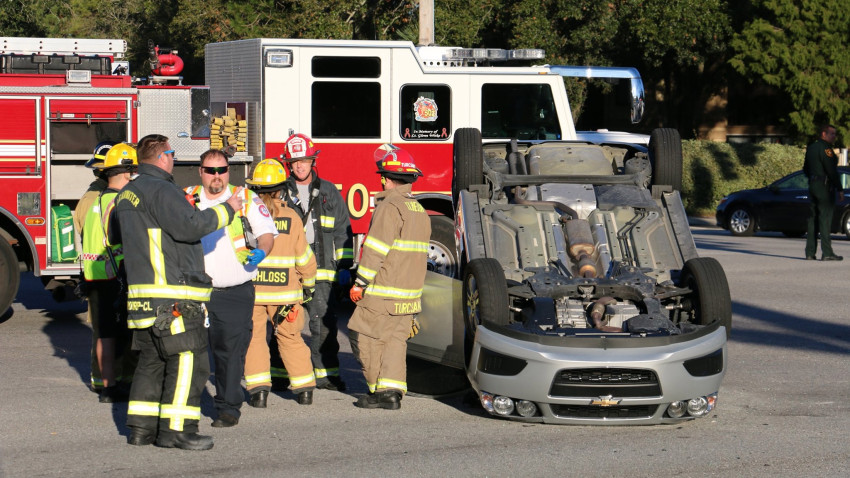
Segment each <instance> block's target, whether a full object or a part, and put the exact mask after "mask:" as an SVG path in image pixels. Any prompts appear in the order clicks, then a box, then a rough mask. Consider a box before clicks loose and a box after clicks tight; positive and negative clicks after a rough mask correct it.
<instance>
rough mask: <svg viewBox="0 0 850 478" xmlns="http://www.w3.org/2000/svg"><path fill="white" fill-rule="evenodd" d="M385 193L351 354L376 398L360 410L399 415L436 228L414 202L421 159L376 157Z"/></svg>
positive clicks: (385, 149)
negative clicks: (410, 341) (409, 347)
mask: <svg viewBox="0 0 850 478" xmlns="http://www.w3.org/2000/svg"><path fill="white" fill-rule="evenodd" d="M375 158H376V159H377V161H376V164H377V166H378V171H377V172H378V174H380V175H381V184H382V185H383V188H384V191H383V192H381V193H378V194H376V195H375V203H376V204H377V205H376V207H375V211H374V212H373V213H372V222H371V223H370V225H369V232H368V235H367V236H366V240H365V241H363V252H362V255H361V257H360V265H359V267H358V268H357V275H356V279H355V283H354V286H353V287H352V288H351V290H350V291H349V293H350V297H351V300H352V301H353V302H354V303H355V304H356V305H357V308H356V309H355V310H354V314H352V316H351V320H350V321H349V324H348V329H349V331H350V332H349V339H350V341H351V350H352V351H353V352H354V355H355V356H356V357H357V361H358V362H360V366H361V367H362V369H363V375H364V376H365V378H366V385H367V386H368V387H369V393H368V394H366V395H364V396H362V397H360V398H359V399H358V400H357V402H356V403H355V405H357V406H358V407H361V408H385V409H388V410H398V409H399V408H400V407H401V399H402V397H403V396H404V393H405V392H406V391H407V368H406V354H407V340H408V339H409V338H410V337H412V336H413V335H415V333H416V332H417V331H418V330H419V327H418V323H417V322H416V315H417V314H418V313H419V312H421V311H422V301H421V299H422V287H423V286H424V283H425V271H426V269H427V267H426V264H427V254H428V243H429V240H430V237H431V221H430V219H429V218H428V213H427V212H425V209H424V208H423V207H422V205H421V204H419V202H417V201H416V199H414V198H413V196H412V194H411V188H412V183H413V182H414V181H416V179H417V178H418V177H419V176H421V175H422V172H421V171H420V170H419V169H418V168H417V167H416V164H415V162H414V160H413V157H412V156H411V155H410V154H409V153H407V152H406V151H404V150H403V149H399V148H397V147H395V146H393V145H391V144H385V145H383V146H381V147H380V148H378V150H376V151H375Z"/></svg>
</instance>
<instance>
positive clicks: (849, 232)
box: [841, 211, 850, 239]
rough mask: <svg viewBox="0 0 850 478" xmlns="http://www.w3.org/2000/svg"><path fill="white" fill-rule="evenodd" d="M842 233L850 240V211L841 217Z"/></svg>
mask: <svg viewBox="0 0 850 478" xmlns="http://www.w3.org/2000/svg"><path fill="white" fill-rule="evenodd" d="M841 232H843V233H844V237H846V238H847V239H850V211H847V212H845V213H844V215H843V216H841Z"/></svg>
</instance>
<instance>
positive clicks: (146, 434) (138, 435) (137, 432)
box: [127, 427, 156, 446]
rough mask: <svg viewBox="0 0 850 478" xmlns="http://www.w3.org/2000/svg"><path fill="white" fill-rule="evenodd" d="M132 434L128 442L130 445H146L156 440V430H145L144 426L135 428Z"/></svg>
mask: <svg viewBox="0 0 850 478" xmlns="http://www.w3.org/2000/svg"><path fill="white" fill-rule="evenodd" d="M130 428H131V429H132V432H131V433H130V436H129V437H127V443H128V444H130V445H136V446H144V445H150V444H151V443H153V442H154V441H156V430H145V429H142V428H133V427H130Z"/></svg>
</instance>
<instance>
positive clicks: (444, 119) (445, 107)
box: [399, 85, 452, 141]
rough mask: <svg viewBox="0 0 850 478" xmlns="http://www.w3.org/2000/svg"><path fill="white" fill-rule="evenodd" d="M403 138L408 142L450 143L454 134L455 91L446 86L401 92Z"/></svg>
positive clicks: (417, 87)
mask: <svg viewBox="0 0 850 478" xmlns="http://www.w3.org/2000/svg"><path fill="white" fill-rule="evenodd" d="M399 106H400V107H401V115H400V117H401V124H400V125H399V127H400V130H399V134H400V135H401V137H402V138H403V139H406V140H423V139H432V140H437V141H440V140H443V141H448V139H449V135H451V133H452V121H451V120H452V114H451V113H452V110H451V90H450V89H449V87H448V86H446V85H405V86H403V87H402V88H401V99H400V102H399Z"/></svg>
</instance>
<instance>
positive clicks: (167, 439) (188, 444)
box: [156, 433, 213, 450]
mask: <svg viewBox="0 0 850 478" xmlns="http://www.w3.org/2000/svg"><path fill="white" fill-rule="evenodd" d="M156 446H161V447H163V448H180V449H181V450H209V449H210V448H212V447H213V439H212V437H211V436H206V435H198V434H197V433H160V434H159V436H158V437H157V439H156Z"/></svg>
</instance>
